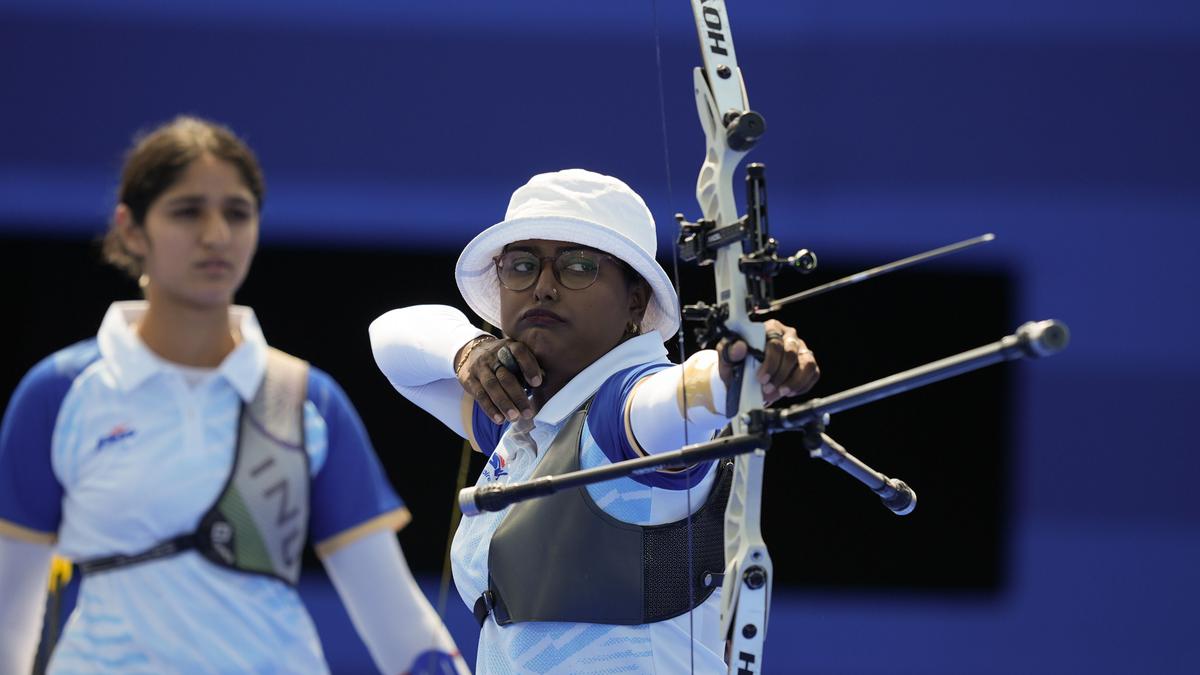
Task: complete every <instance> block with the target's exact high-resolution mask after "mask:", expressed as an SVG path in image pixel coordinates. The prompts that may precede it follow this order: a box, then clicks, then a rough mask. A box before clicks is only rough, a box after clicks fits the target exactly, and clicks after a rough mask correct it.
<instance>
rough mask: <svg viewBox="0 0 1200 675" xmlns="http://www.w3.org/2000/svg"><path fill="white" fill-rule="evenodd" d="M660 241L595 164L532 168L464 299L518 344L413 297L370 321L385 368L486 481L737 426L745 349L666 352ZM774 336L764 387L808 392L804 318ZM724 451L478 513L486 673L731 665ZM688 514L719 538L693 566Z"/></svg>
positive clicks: (673, 325)
mask: <svg viewBox="0 0 1200 675" xmlns="http://www.w3.org/2000/svg"><path fill="white" fill-rule="evenodd" d="M655 249H656V236H655V227H654V220H653V217H652V216H651V214H650V212H649V210H648V209H647V208H646V205H645V203H644V202H643V201H642V199H641V198H640V197H638V195H637V194H636V193H634V192H633V190H631V189H630V188H629V187H628V186H627V185H625V184H624V183H622V182H621V181H619V180H617V179H615V178H612V177H609V176H603V175H600V174H596V173H592V172H589V171H584V170H580V169H571V170H566V171H559V172H555V173H547V174H540V175H537V176H534V177H533V178H532V179H531V180H530V181H529V182H528V183H526V184H525V185H524V186H522V187H521V188H519V189H518V190H517V191H516V192H515V193H514V194H513V196H512V199H511V201H510V203H509V207H508V211H507V213H506V215H505V219H504V220H503V221H502V222H500V223H498V224H496V225H494V226H492V227H490V228H488V229H486V230H484V231H483V232H482V233H480V234H479V235H478V236H477V237H475V239H474V240H472V241H471V242H470V243H469V244H467V246H466V248H465V249H464V250H463V252H462V255H461V256H460V257H459V260H458V264H457V266H456V269H455V277H456V280H457V282H458V287H459V290H460V291H461V292H462V295H463V298H464V300H465V301H466V302H467V304H468V305H469V306H470V307H471V309H472V310H474V311H475V313H476V314H478V315H479V316H480V317H481V318H482V319H484V320H485V321H487V322H488V323H489V324H492V325H495V326H499V327H500V329H501V330H502V331H503V337H497V336H494V335H491V334H488V333H485V332H484V331H481V330H479V329H477V328H475V327H474V326H472V325H471V323H470V322H469V321H468V319H467V317H466V316H464V315H463V314H462V313H461V312H459V311H458V310H456V309H454V308H451V307H445V306H433V305H419V306H414V307H406V308H402V309H396V310H392V311H391V312H388V313H387V314H384V315H383V316H381V317H379V318H378V319H377V320H376V321H375V322H374V323H373V324H372V325H371V328H370V334H371V342H372V347H373V350H374V353H375V358H376V361H377V363H378V364H379V367H380V369H381V370H382V371H383V372H384V374H385V375H387V377H388V379H389V380H390V381H391V383H392V384H393V386H395V387H396V389H397V390H398V391H399V392H400V393H401V394H402V395H403V396H404V397H405V398H407V399H409V400H410V401H412V402H413V403H415V404H416V405H418V406H420V407H421V408H422V409H424V410H426V411H427V412H429V413H431V414H433V415H434V416H436V417H437V418H438V419H440V420H441V421H442V422H443V423H445V424H446V425H447V426H448V427H450V428H451V429H452V430H454V431H455V432H456V433H458V434H460V435H462V436H463V437H465V438H467V439H468V440H469V441H470V442H471V443H472V445H473V446H474V447H475V448H476V449H477V450H479V451H480V452H483V453H485V454H486V455H488V456H489V461H488V463H487V465H486V466H485V468H484V470H483V472H482V474H481V475H480V477H479V480H478V482H477V484H478V485H488V484H493V483H497V482H499V483H506V482H519V481H524V480H528V479H529V478H530V477H536V476H540V475H543V474H545V473H547V472H551V471H553V472H555V473H557V472H561V471H564V470H571V469H573V468H580V467H582V468H588V467H592V466H598V465H602V464H606V463H610V462H614V461H620V460H622V459H628V458H632V457H637V456H641V455H644V454H650V453H655V452H664V451H668V450H673V449H676V448H678V447H680V446H682V445H685V444H686V443H688V442H696V441H699V440H703V439H705V438H707V437H709V436H710V435H711V434H713V433H714V432H716V431H718V430H720V429H721V428H722V427H724V426H725V424H726V423H727V421H728V420H727V418H726V416H725V414H724V400H725V391H726V384H727V383H728V382H729V381H730V379H731V378H732V376H733V366H732V365H731V364H733V363H737V362H739V361H741V360H742V359H743V358H745V353H746V345H745V343H743V342H736V343H733V344H726V343H723V344H722V345H720V346H719V348H718V349H717V350H705V351H700V352H697V353H696V354H694V355H692V356H691V357H690V358H688V359H687V361H686V363H684V364H682V365H675V364H672V363H671V362H670V361H669V360H668V358H667V353H666V350H665V348H664V347H663V343H664V342H665V341H666V340H668V339H670V338H671V336H672V335H674V334H675V332H676V331H677V330H678V328H679V309H678V299H677V297H676V294H675V291H674V289H673V288H672V285H671V282H670V279H669V278H668V277H667V275H666V273H665V272H664V271H663V269H662V268H661V267H660V266H659V265H658V263H657V262H656V261H655V258H654V253H655ZM766 329H767V336H768V340H767V343H766V348H765V350H764V351H765V359H764V361H763V363H762V364H761V365H760V367H759V368H758V370H757V372H756V373H755V375H756V376H757V377H758V381H759V382H760V383H761V385H762V390H763V395H764V398H765V399H766V400H767V401H768V402H770V401H773V400H775V399H778V398H780V397H784V396H789V395H793V394H799V393H802V392H805V391H807V390H808V389H810V388H811V387H812V386H813V384H814V383H815V382H816V380H817V378H818V376H819V373H818V369H817V364H816V361H815V360H814V358H813V355H812V352H810V351H809V350H808V349H807V348H806V346H805V344H804V342H803V341H802V340H801V339H800V338H799V337H797V335H796V332H795V330H793V329H792V328H790V327H788V326H785V325H783V324H781V323H779V322H776V321H771V322H768V323H767V325H766ZM685 400H686V408H687V409H686V423H685V417H684V410H683V407H684V403H683V401H685ZM718 464H719V463H704V464H700V465H696V466H692V467H689V468H687V469H685V470H675V471H671V470H660V471H654V472H651V473H649V474H642V475H638V476H631V477H628V478H621V479H617V480H613V481H608V482H605V483H600V484H598V485H593V486H589V487H588V488H586V489H577V490H567V491H564V492H563V493H559V494H557V495H554V496H553V497H550V498H547V499H542V500H534V501H531V502H525V503H522V504H518V505H515V506H512V507H509V508H507V509H505V510H503V511H500V512H496V513H484V514H481V515H479V516H477V517H474V518H469V519H464V520H463V522H462V524H461V525H460V526H459V529H458V531H457V533H456V534H455V538H454V544H453V550H452V565H453V570H454V578H455V583H456V585H457V587H458V590H459V593H460V595H461V596H462V598H463V600H464V601H465V602H466V603H467V605H468V607H471V608H473V609H474V611H475V614H476V618H477V619H478V620H479V622H480V625H481V633H480V640H479V655H478V659H477V662H476V668H477V672H479V673H516V672H564V673H565V672H570V673H586V672H593V671H595V672H601V671H603V672H618V671H621V672H625V671H636V672H658V673H665V672H683V671H686V670H688V669H689V668H691V665H690V661H691V659H693V658H694V659H695V661H694V663H695V670H696V671H698V672H714V671H721V672H724V670H725V665H724V660H723V656H722V654H723V653H724V648H723V642H722V637H721V636H720V635H718V632H719V631H718V627H717V624H718V613H719V606H720V601H719V589H718V588H716V587H717V586H719V584H714V583H712V577H711V576H709V577H708V579H707V582H705V581H701V578H702V577H704V576H705V575H704V574H703V573H705V572H711V573H713V574H714V575H719V573H720V572H721V571H722V569H723V563H722V560H721V551H720V520H721V519H720V513H721V511H723V506H724V504H723V502H724V499H725V494H726V493H727V490H728V478H727V476H726V475H725V472H726V469H724V468H723V467H722V468H720V469H718ZM689 515H690V516H691V517H690V519H689ZM689 520H690V521H691V522H689ZM714 521H715V524H714ZM685 526H686V527H690V528H699V529H698V530H696V532H695V533H689V534H688V536H689V537H690V536H693V534H695V537H696V538H695V541H696V542H701V541H704V542H707V546H704V545H701V546H699V547H698V548H699V549H700V552H697V551H696V550H693V553H692V559H691V560H690V561H689V560H688V555H687V551H688V549H687V548H685V547H684V546H681V545H680V542H681V541H684V540H683V539H680V537H682V536H683V530H682V529H681V528H683V527H685ZM705 528H708V529H707V530H706V529H705ZM713 528H715V530H714V529H713ZM714 537H715V539H714ZM714 542H715V543H714ZM713 556H716V557H715V559H714V557H713ZM689 616H690V617H691V618H690V621H691V622H692V624H693V625H692V626H691V627H689ZM693 636H694V644H693Z"/></svg>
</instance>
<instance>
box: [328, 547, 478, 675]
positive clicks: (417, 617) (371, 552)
mask: <svg viewBox="0 0 1200 675" xmlns="http://www.w3.org/2000/svg"><path fill="white" fill-rule="evenodd" d="M321 562H323V563H324V564H325V571H326V572H327V573H328V574H329V578H330V580H331V581H333V586H334V588H336V589H337V592H338V595H339V596H340V597H341V599H342V604H343V605H345V606H346V612H347V613H348V614H349V615H350V620H351V621H353V622H354V628H355V629H356V630H357V631H358V635H359V637H361V638H362V641H363V642H364V643H365V644H366V645H367V650H368V651H370V652H371V658H372V659H373V660H374V661H375V665H376V667H378V668H379V670H380V672H382V673H388V674H391V673H408V672H410V671H413V670H414V662H415V661H416V659H417V658H418V656H421V655H422V654H427V653H428V652H430V651H437V652H441V653H442V654H444V655H447V658H449V659H453V663H454V666H455V668H456V670H457V672H459V673H464V674H466V675H470V672H471V671H470V670H469V669H468V668H467V664H466V662H465V661H463V659H462V656H460V655H459V653H458V647H457V646H456V645H455V644H454V639H453V638H451V637H450V633H449V631H447V630H446V626H445V625H443V624H442V621H441V619H439V618H438V615H437V612H435V611H434V610H433V607H432V606H431V605H430V604H429V601H428V600H427V599H426V598H425V596H424V595H423V594H422V593H421V589H420V588H419V587H418V586H417V582H416V581H414V580H413V577H412V573H411V572H410V571H409V570H408V564H407V563H406V562H405V560H404V554H403V553H402V552H401V551H400V544H399V542H397V541H396V534H395V533H394V532H392V531H391V530H380V531H378V532H374V533H372V534H369V535H366V536H364V537H362V538H361V539H358V540H356V541H354V542H352V543H350V544H347V545H346V546H344V547H342V548H340V549H338V550H336V551H334V552H333V553H331V554H329V555H328V556H326V557H325V558H323V559H322V561H321Z"/></svg>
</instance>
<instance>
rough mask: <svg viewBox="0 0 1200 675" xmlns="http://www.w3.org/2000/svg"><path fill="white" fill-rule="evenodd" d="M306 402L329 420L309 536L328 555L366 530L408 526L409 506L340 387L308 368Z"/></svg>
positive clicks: (322, 373)
mask: <svg viewBox="0 0 1200 675" xmlns="http://www.w3.org/2000/svg"><path fill="white" fill-rule="evenodd" d="M308 400H309V401H311V402H312V403H313V405H315V406H316V408H317V412H318V413H320V415H321V417H322V418H323V419H324V420H325V427H326V433H327V434H328V451H327V455H326V458H325V462H324V464H323V465H322V466H321V470H320V471H319V472H318V473H317V475H316V476H315V477H314V478H313V483H312V494H311V497H310V501H311V504H312V513H311V515H310V516H309V534H310V536H311V538H312V541H313V542H314V543H315V545H316V548H317V552H318V553H319V554H321V555H328V554H330V553H332V552H333V551H335V550H337V549H338V548H341V547H342V546H345V545H346V544H349V543H351V542H353V541H355V540H357V539H358V538H360V537H362V536H363V535H365V534H368V533H370V532H374V531H376V530H379V529H383V528H387V529H392V530H398V529H400V528H401V527H403V526H404V525H406V524H408V521H409V519H410V516H409V513H408V509H406V508H405V506H404V502H402V501H401V500H400V497H399V496H398V495H397V494H396V492H395V490H393V489H392V486H391V485H390V484H389V483H388V480H387V477H386V476H385V475H384V472H383V467H382V466H381V465H380V464H379V459H378V457H376V456H375V450H374V448H373V447H372V446H371V439H370V438H369V437H368V436H367V431H366V429H365V428H364V427H363V423H362V419H361V418H359V416H358V412H357V411H356V410H355V409H354V406H352V405H351V404H350V399H349V398H348V397H347V396H346V393H345V392H344V391H343V390H342V388H341V387H339V386H338V384H337V383H336V382H335V381H334V380H333V378H331V377H330V376H329V375H327V374H326V373H324V372H322V371H320V370H318V369H316V368H310V371H309V378H308Z"/></svg>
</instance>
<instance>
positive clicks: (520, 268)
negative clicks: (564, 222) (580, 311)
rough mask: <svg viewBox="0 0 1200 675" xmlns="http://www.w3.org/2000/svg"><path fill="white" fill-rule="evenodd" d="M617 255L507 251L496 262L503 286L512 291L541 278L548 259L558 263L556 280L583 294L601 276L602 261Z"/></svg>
mask: <svg viewBox="0 0 1200 675" xmlns="http://www.w3.org/2000/svg"><path fill="white" fill-rule="evenodd" d="M605 258H609V259H612V260H616V258H614V257H613V256H611V255H609V254H607V253H600V252H599V251H587V250H580V249H570V250H566V251H560V252H559V253H558V255H550V256H542V257H538V256H536V255H534V254H532V253H530V252H529V251H521V250H514V251H505V252H504V253H501V254H500V255H498V256H496V257H495V258H493V259H492V260H493V261H494V262H495V263H496V276H497V277H498V278H499V279H500V285H502V286H504V287H505V288H507V289H508V290H510V291H523V290H525V289H527V288H529V287H530V286H532V285H533V284H534V283H536V282H537V278H538V277H539V276H541V273H542V264H543V263H545V262H546V261H547V260H550V261H552V262H553V263H554V264H553V265H552V266H551V269H552V270H554V278H555V279H557V280H558V283H560V284H562V286H563V288H569V289H571V290H573V291H581V290H583V289H585V288H587V287H588V286H591V285H592V284H594V283H596V279H597V278H598V277H599V276H600V261H601V260H602V259H605Z"/></svg>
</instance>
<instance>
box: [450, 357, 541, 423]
mask: <svg viewBox="0 0 1200 675" xmlns="http://www.w3.org/2000/svg"><path fill="white" fill-rule="evenodd" d="M463 349H468V350H470V351H469V352H468V353H467V355H466V359H465V360H464V361H463V362H462V364H461V365H460V366H459V368H458V370H457V372H455V376H456V377H458V382H459V384H461V385H462V387H463V389H464V390H465V391H466V392H467V393H468V394H470V395H471V396H472V397H473V398H474V399H475V400H476V401H477V402H478V403H479V407H481V408H483V411H484V412H485V413H487V415H488V417H490V418H492V421H493V422H495V423H496V424H502V423H503V422H504V420H505V419H508V421H510V422H515V421H516V420H517V419H519V418H521V417H524V418H525V419H531V418H532V417H533V415H534V412H535V411H534V409H533V404H532V403H531V402H530V401H529V396H528V395H527V394H526V393H525V385H526V384H528V386H530V387H538V386H541V384H542V379H543V373H542V367H541V365H539V364H538V362H537V359H536V358H535V357H534V356H533V352H532V351H530V350H529V348H528V347H526V346H525V345H524V344H523V343H521V342H517V341H516V340H510V339H508V338H502V339H492V340H484V341H482V342H479V343H477V344H475V345H472V344H471V343H467V344H466V345H463ZM460 351H461V350H460Z"/></svg>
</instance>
